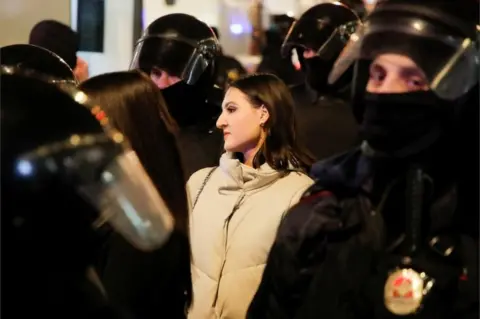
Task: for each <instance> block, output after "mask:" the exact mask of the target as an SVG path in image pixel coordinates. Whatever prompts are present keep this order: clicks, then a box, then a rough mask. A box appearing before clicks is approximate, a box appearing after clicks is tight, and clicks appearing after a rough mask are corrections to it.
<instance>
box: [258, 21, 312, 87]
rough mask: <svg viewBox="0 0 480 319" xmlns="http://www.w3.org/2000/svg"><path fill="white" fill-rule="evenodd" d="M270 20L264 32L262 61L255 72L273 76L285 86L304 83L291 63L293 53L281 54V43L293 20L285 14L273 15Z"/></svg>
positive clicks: (300, 73)
mask: <svg viewBox="0 0 480 319" xmlns="http://www.w3.org/2000/svg"><path fill="white" fill-rule="evenodd" d="M271 20H272V22H271V24H270V27H269V29H268V30H267V31H265V45H264V48H263V49H262V60H261V61H260V64H259V65H258V67H257V70H256V71H257V72H259V73H272V74H275V75H276V76H278V77H279V78H280V79H282V81H283V82H285V84H287V85H295V84H299V83H302V82H303V81H304V78H303V74H302V72H300V71H299V70H297V68H296V67H295V66H294V65H293V62H292V55H293V52H290V54H285V55H282V53H281V47H282V43H283V41H284V40H285V37H286V36H287V34H288V30H290V27H291V26H292V24H293V23H294V22H295V19H294V18H292V17H290V16H288V15H286V14H275V15H272V16H271Z"/></svg>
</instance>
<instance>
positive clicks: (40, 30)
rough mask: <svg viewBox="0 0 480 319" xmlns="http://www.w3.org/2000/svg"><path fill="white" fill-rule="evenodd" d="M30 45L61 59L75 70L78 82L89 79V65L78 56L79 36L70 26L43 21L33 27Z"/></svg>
mask: <svg viewBox="0 0 480 319" xmlns="http://www.w3.org/2000/svg"><path fill="white" fill-rule="evenodd" d="M28 43H29V44H32V45H36V46H39V47H42V48H45V49H47V50H49V51H51V52H53V53H55V54H57V55H58V56H59V57H61V58H62V59H63V60H64V61H65V62H66V63H67V64H68V66H69V67H70V68H71V69H72V70H73V73H74V74H75V78H76V80H77V81H79V82H83V81H85V80H86V79H88V77H89V71H88V63H87V62H86V61H85V60H83V59H82V58H80V57H79V56H77V52H78V50H79V48H80V41H79V37H78V34H77V33H76V32H75V31H74V30H72V28H70V27H69V26H68V25H66V24H63V23H62V22H59V21H56V20H42V21H40V22H38V23H37V24H36V25H34V26H33V28H32V30H31V31H30V36H29V39H28Z"/></svg>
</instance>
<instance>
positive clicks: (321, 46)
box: [282, 19, 359, 60]
mask: <svg viewBox="0 0 480 319" xmlns="http://www.w3.org/2000/svg"><path fill="white" fill-rule="evenodd" d="M358 26H359V24H358V23H357V21H351V22H349V23H346V24H344V25H341V26H339V27H337V28H332V27H331V26H330V25H329V24H325V25H324V26H323V25H322V20H321V19H318V20H313V19H305V20H301V21H300V22H296V23H294V25H292V28H291V29H290V32H289V33H288V35H287V37H286V38H285V41H284V43H283V45H282V55H283V56H284V57H286V56H289V55H290V54H291V51H292V49H293V48H302V49H304V50H313V51H314V52H316V55H317V56H319V57H320V58H322V59H326V60H330V59H334V58H336V57H337V56H338V54H339V53H340V52H341V51H342V49H343V47H344V46H345V44H346V43H347V42H348V41H349V39H350V36H351V35H352V34H353V33H355V30H356V28H357V27H358ZM311 30H317V31H316V32H312V31H311Z"/></svg>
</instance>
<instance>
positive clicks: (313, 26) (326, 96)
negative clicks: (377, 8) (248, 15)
mask: <svg viewBox="0 0 480 319" xmlns="http://www.w3.org/2000/svg"><path fill="white" fill-rule="evenodd" d="M357 21H359V18H358V16H357V15H356V13H355V12H354V11H353V10H352V9H351V8H349V7H347V6H346V5H344V4H340V3H338V2H335V3H322V4H318V5H316V6H313V7H312V8H310V9H308V10H307V11H306V12H305V13H304V14H303V15H302V16H301V17H300V19H299V20H298V21H297V22H296V23H295V24H294V25H293V26H292V28H291V30H290V32H289V33H288V35H287V37H286V39H285V41H284V44H283V46H282V53H283V55H284V56H290V54H291V51H292V50H296V51H297V55H298V58H299V60H300V64H301V67H302V71H303V72H304V73H305V78H306V81H305V83H303V84H300V85H296V86H293V87H292V88H291V90H292V94H293V97H294V99H295V102H296V106H297V109H296V114H297V119H298V127H299V131H300V132H299V133H300V134H301V137H302V138H303V140H304V142H305V143H306V145H307V147H308V149H309V150H310V151H311V152H312V153H313V155H314V156H315V157H316V158H317V159H324V158H327V157H329V156H332V155H334V154H336V153H340V152H343V151H346V150H348V149H349V148H350V147H352V146H353V145H355V144H356V143H357V142H358V140H357V133H358V127H357V124H356V122H355V119H354V118H353V116H352V113H351V110H350V107H349V105H347V103H346V99H347V97H348V94H349V92H350V87H349V85H350V82H351V74H347V75H345V76H344V77H343V78H342V79H341V81H339V82H337V83H335V84H334V85H330V84H328V82H327V78H328V74H329V72H330V70H331V68H332V66H333V64H334V62H335V59H336V58H337V57H338V55H339V54H340V52H341V50H342V49H343V46H344V44H345V39H346V38H348V34H349V32H352V30H351V28H345V27H343V26H344V25H345V24H347V23H351V26H354V25H356V23H357Z"/></svg>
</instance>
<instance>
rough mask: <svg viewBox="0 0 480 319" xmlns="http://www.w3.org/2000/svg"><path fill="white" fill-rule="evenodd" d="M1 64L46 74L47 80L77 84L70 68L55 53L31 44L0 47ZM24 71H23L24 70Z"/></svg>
mask: <svg viewBox="0 0 480 319" xmlns="http://www.w3.org/2000/svg"><path fill="white" fill-rule="evenodd" d="M0 58H1V60H0V62H1V64H2V65H7V66H17V67H20V68H22V69H25V71H26V70H27V69H28V70H34V71H36V72H38V73H41V74H45V75H48V76H50V77H48V79H49V80H51V81H55V82H56V83H58V82H69V83H72V84H77V80H76V78H75V75H74V73H73V70H72V68H71V67H70V66H69V65H68V64H67V63H66V62H65V61H64V60H63V59H62V58H61V57H60V56H59V55H57V54H56V53H54V52H52V51H49V50H47V49H45V48H43V47H39V46H36V45H32V44H13V45H8V46H5V47H2V48H0ZM25 71H24V72H25Z"/></svg>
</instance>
